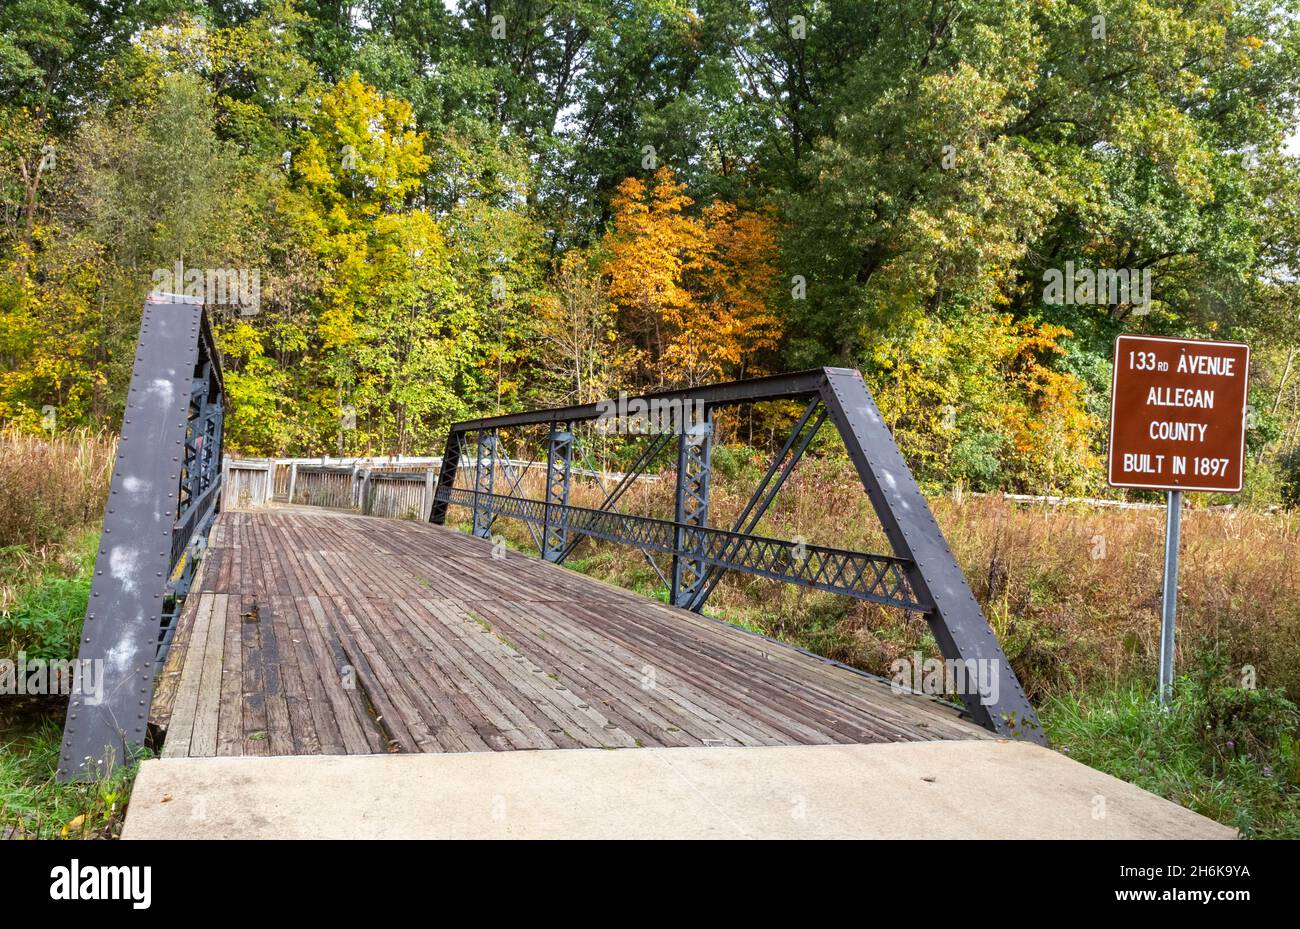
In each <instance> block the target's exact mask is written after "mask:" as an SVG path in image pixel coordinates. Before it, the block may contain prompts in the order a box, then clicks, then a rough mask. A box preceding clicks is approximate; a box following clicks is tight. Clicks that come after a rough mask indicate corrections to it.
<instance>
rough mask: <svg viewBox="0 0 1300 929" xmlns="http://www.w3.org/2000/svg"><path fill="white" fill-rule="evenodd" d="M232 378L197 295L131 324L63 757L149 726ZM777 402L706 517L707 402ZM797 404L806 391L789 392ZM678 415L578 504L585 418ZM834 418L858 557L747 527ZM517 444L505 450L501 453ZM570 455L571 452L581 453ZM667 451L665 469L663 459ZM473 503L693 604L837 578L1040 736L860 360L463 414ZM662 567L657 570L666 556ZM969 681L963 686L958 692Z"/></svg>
mask: <svg viewBox="0 0 1300 929" xmlns="http://www.w3.org/2000/svg"><path fill="white" fill-rule="evenodd" d="M224 401H225V394H224V388H223V382H222V377H221V367H220V362H219V359H218V357H217V353H216V350H215V347H214V343H213V341H212V334H211V331H210V328H209V325H208V321H207V318H206V316H205V314H204V310H203V307H202V306H201V305H198V304H197V303H194V302H191V301H187V300H185V299H183V298H174V299H157V298H151V301H150V302H149V303H147V304H146V306H145V309H144V316H143V319H142V322H141V327H140V339H139V344H138V348H137V352H136V359H135V366H134V368H133V372H132V378H131V385H130V389H129V393H128V398H127V408H126V413H125V416H124V418H123V424H122V432H121V444H120V449H119V453H118V457H117V460H116V462H115V464H114V470H113V477H112V483H111V487H110V491H109V497H108V502H107V505H106V507H105V516H104V528H103V536H102V539H101V544H100V549H99V553H98V558H97V561H96V567H95V577H94V582H93V586H92V590H91V598H90V604H89V607H88V609H87V613H86V623H85V631H84V634H83V638H82V642H81V649H80V657H81V658H82V659H100V660H103V661H104V662H105V667H104V685H105V686H104V696H103V699H102V701H100V702H98V703H92V702H91V700H90V699H88V698H87V696H86V695H82V694H74V695H73V697H72V699H71V700H70V701H69V707H68V716H67V724H66V727H65V732H64V741H63V746H62V750H61V755H60V766H59V773H60V777H61V778H62V779H65V780H69V779H76V778H86V777H93V776H95V775H97V774H98V773H100V772H102V771H104V770H105V769H106V768H108V767H111V766H112V765H114V764H118V763H121V762H122V761H123V760H124V759H125V758H126V757H127V756H128V755H129V754H130V753H131V751H132V750H133V748H134V747H136V746H139V745H141V744H143V742H144V741H145V738H146V723H147V720H148V717H149V708H150V701H151V696H152V694H153V688H154V683H155V677H156V675H157V672H158V667H159V664H160V661H161V659H162V656H163V655H164V654H165V653H166V649H167V644H168V642H169V639H170V635H171V629H172V628H173V625H174V623H173V618H174V616H175V615H176V609H177V604H179V603H181V602H182V601H183V600H184V597H185V595H186V593H187V591H188V587H189V582H190V577H191V575H192V573H193V570H194V565H195V562H196V561H197V560H198V558H199V557H200V556H201V554H202V552H203V548H204V546H205V542H206V539H207V534H208V530H209V528H210V527H211V525H212V522H213V519H214V517H215V516H216V514H217V513H218V511H219V510H220V509H221V494H222V469H221V462H222V446H221V431H222V420H223V415H224ZM768 401H794V402H795V403H797V404H801V405H802V409H801V412H799V413H798V415H797V416H796V417H795V419H794V424H793V426H792V428H791V429H790V431H789V434H788V435H787V436H786V438H785V440H784V442H783V443H782V444H781V447H780V448H779V450H778V451H777V452H776V454H775V455H774V456H773V458H772V460H771V462H770V463H769V464H768V466H767V468H766V469H765V471H764V472H763V474H762V477H761V478H760V480H759V481H758V482H757V484H756V486H755V487H754V488H753V490H752V492H751V494H750V496H749V498H748V501H747V502H746V503H745V504H744V506H743V507H742V508H741V509H740V511H739V514H738V515H737V516H736V517H735V519H734V520H733V521H732V522H731V525H730V526H727V527H719V526H715V525H712V524H711V523H710V498H711V490H712V477H713V444H714V425H715V416H716V415H717V414H718V413H719V411H725V410H731V409H735V408H744V407H746V406H748V405H752V404H755V403H764V402H768ZM794 408H795V409H799V407H798V406H796V407H794ZM612 410H613V411H615V412H622V411H630V410H638V411H641V410H647V411H656V410H658V411H663V410H668V411H675V413H681V412H682V411H686V412H687V413H688V414H689V415H675V416H672V417H669V421H670V422H672V423H674V424H675V426H674V428H673V429H671V430H670V431H666V432H665V431H653V430H652V431H651V433H650V434H648V435H644V436H642V438H641V439H640V440H639V441H640V447H639V450H638V452H637V454H636V458H635V460H634V461H633V463H632V464H631V466H630V467H628V468H626V470H625V471H624V473H623V474H622V475H621V476H620V477H619V479H618V480H617V481H615V482H613V486H604V485H603V484H602V485H601V487H600V497H601V500H600V502H599V504H598V505H597V506H579V505H576V504H574V503H573V502H571V496H572V489H573V479H574V474H575V471H576V470H579V469H578V467H577V466H576V464H575V458H579V459H580V456H581V455H582V454H583V449H584V447H585V445H584V443H582V442H580V441H579V439H578V431H579V429H580V428H583V427H587V428H593V429H597V430H599V429H607V428H608V426H609V425H610V416H611V411H612ZM827 424H829V427H830V428H832V429H834V430H835V431H836V432H837V433H838V435H839V438H840V439H841V440H842V442H843V446H844V448H845V450H846V451H847V453H848V456H849V458H850V460H851V461H852V463H853V465H854V468H855V469H856V472H857V475H858V477H859V479H860V480H861V483H862V487H863V490H864V492H865V494H866V496H867V499H868V500H869V501H870V503H871V507H872V510H873V511H874V513H875V516H876V519H877V521H878V523H879V528H880V529H881V530H883V537H884V538H885V539H886V540H887V542H888V545H889V549H890V551H888V552H885V553H868V552H857V551H849V550H845V549H839V548H833V547H828V546H823V545H809V544H806V543H805V542H803V541H800V540H783V539H777V538H770V537H767V536H764V535H759V534H757V533H756V530H757V529H758V527H759V525H760V523H761V522H762V520H763V518H764V516H765V515H766V514H767V513H768V512H769V509H770V507H771V505H772V503H773V501H774V500H775V499H776V497H777V495H778V493H779V492H780V490H781V488H782V486H783V485H784V484H785V483H786V481H787V480H788V478H789V476H790V474H791V472H792V471H793V469H794V468H795V466H796V464H797V463H798V462H799V460H800V458H801V457H802V456H803V455H804V454H805V453H806V452H807V450H808V448H809V447H810V445H811V443H812V442H813V439H814V437H815V436H816V435H817V434H818V433H819V431H821V430H823V429H824V428H826V427H827ZM530 440H531V441H532V442H533V443H534V444H537V445H540V458H541V460H543V461H544V462H545V475H544V481H543V488H544V490H543V495H542V496H541V497H540V498H533V497H529V496H526V495H525V494H524V493H523V490H524V488H523V483H524V481H523V475H522V472H521V470H520V469H519V468H518V467H516V466H515V465H514V464H512V459H511V458H509V457H508V456H507V455H506V445H507V443H509V442H514V443H515V444H516V445H518V444H520V443H526V442H528V441H530ZM512 450H515V449H512ZM580 463H581V461H580V460H579V461H578V462H577V464H580ZM665 465H666V467H665ZM652 467H653V468H656V469H658V470H657V471H656V473H658V474H659V476H660V479H661V480H662V481H668V482H671V488H672V493H673V518H672V519H666V518H656V517H651V516H645V515H639V514H633V513H626V512H621V511H620V509H619V504H620V502H624V503H626V501H627V500H628V499H629V498H628V496H627V494H628V491H629V489H630V488H631V487H632V486H633V484H634V483H635V481H636V480H637V478H638V477H639V476H642V475H645V474H647V473H648V471H649V469H650V468H652ZM452 506H458V507H464V508H466V509H467V510H468V511H469V515H470V526H471V531H472V533H473V534H474V535H475V536H478V537H480V538H491V537H492V535H493V527H494V524H495V521H496V520H497V519H498V518H508V519H516V520H519V521H521V522H523V523H524V525H526V526H527V527H528V530H529V532H530V533H531V535H532V538H533V539H534V541H535V542H536V544H537V548H538V551H539V553H540V555H541V557H542V558H543V559H544V560H545V561H547V562H552V563H555V564H560V563H563V562H564V561H565V559H566V558H568V557H569V556H570V555H571V554H572V553H573V551H574V550H575V548H576V547H577V546H578V545H579V544H580V543H581V541H582V540H583V539H584V538H594V539H601V540H605V541H609V542H614V543H620V544H626V545H630V546H634V547H635V548H637V549H639V550H640V551H641V552H642V553H644V554H645V556H646V558H647V560H648V561H649V563H650V564H651V565H653V566H654V568H655V570H656V572H658V574H659V576H660V577H661V579H662V580H663V582H664V584H665V586H666V588H667V591H668V599H669V602H670V603H671V604H672V605H674V606H676V607H679V608H681V609H685V610H691V611H695V612H700V611H702V610H703V609H704V607H705V605H706V604H707V603H708V600H709V597H710V595H711V594H712V593H713V592H714V590H715V589H716V588H717V586H718V583H719V581H720V580H721V578H722V577H723V576H724V574H725V573H726V572H728V571H734V572H740V573H744V574H748V575H752V576H756V577H762V578H769V579H772V580H776V581H781V582H785V583H790V584H794V585H799V586H802V587H806V588H812V589H816V590H823V591H829V592H831V593H835V594H841V595H844V596H848V597H853V598H856V599H859V600H863V601H867V602H870V603H875V604H879V605H882V606H887V607H894V608H898V609H902V610H906V611H909V612H911V613H914V614H918V615H919V616H921V617H923V618H924V620H925V621H926V622H927V623H928V624H929V627H930V629H931V631H932V632H933V635H934V638H935V641H936V642H937V644H938V647H939V650H940V651H941V653H942V654H943V656H944V658H946V659H952V660H956V661H960V662H963V663H966V666H967V667H974V666H976V665H971V664H970V663H971V662H976V663H979V664H981V665H984V666H985V667H986V668H988V669H991V672H992V673H993V674H995V675H996V678H997V681H996V691H994V692H995V693H996V694H997V699H996V700H995V701H993V702H989V703H985V702H983V701H982V699H981V697H980V695H979V694H976V693H969V692H968V693H963V694H962V700H963V703H964V705H965V710H966V712H967V713H968V715H969V716H970V718H971V719H972V720H973V721H974V722H976V723H978V724H979V725H981V726H983V727H985V728H986V729H988V730H991V731H992V732H995V733H997V734H999V735H1001V736H1004V737H1007V738H1016V739H1025V740H1030V741H1034V742H1039V743H1043V742H1045V739H1044V735H1043V733H1042V730H1041V727H1040V725H1039V722H1038V719H1037V716H1036V714H1035V712H1034V709H1033V707H1032V706H1031V704H1030V703H1029V701H1028V699H1027V698H1026V696H1025V693H1024V691H1023V689H1022V687H1021V685H1020V682H1019V681H1018V680H1017V678H1016V675H1015V673H1014V672H1013V670H1012V668H1011V666H1010V663H1009V662H1008V661H1007V659H1006V656H1005V655H1004V654H1003V651H1002V649H1001V647H1000V646H999V644H998V642H997V639H996V637H995V635H994V633H993V630H992V629H991V628H990V626H989V623H988V621H987V620H986V619H985V617H984V615H983V613H982V612H981V610H980V607H979V604H978V603H977V602H976V600H975V597H974V594H973V593H972V592H971V589H970V587H969V585H968V584H967V582H966V578H965V576H964V575H963V574H962V571H961V569H960V567H959V566H958V565H957V562H956V560H955V559H954V557H953V554H952V551H951V550H950V548H949V546H948V544H947V542H946V541H945V539H944V537H943V534H942V532H941V531H940V529H939V527H938V525H937V523H936V522H935V519H934V516H933V514H932V513H931V512H930V508H929V505H928V503H927V502H926V500H925V497H924V496H923V495H922V493H921V491H920V489H919V488H918V487H917V485H916V482H915V480H914V479H913V477H912V474H911V472H910V471H909V470H908V467H907V465H906V463H905V462H904V460H903V457H902V455H901V454H900V452H899V450H898V448H897V447H896V445H895V444H894V441H893V437H892V435H891V434H890V432H889V429H888V428H887V426H886V425H885V423H884V421H883V420H882V418H881V416H880V412H879V410H878V409H877V408H876V405H875V403H874V401H873V400H872V398H871V396H870V393H869V392H868V390H867V387H866V384H865V383H864V382H863V379H862V376H861V374H860V373H859V372H857V371H855V370H851V369H845V368H819V369H815V370H810V371H801V372H797V373H792V374H780V375H775V376H771V377H762V378H755V379H751V380H744V381H737V382H732V383H725V384H711V385H704V386H700V387H693V388H686V389H680V390H670V391H663V392H659V393H654V394H649V395H646V396H644V397H639V398H635V399H633V400H631V401H626V402H625V403H622V404H617V405H616V404H611V403H610V402H603V403H591V404H583V405H579V406H569V407H561V408H554V409H543V410H532V411H527V412H518V413H510V414H507V415H503V416H494V417H490V418H483V419H474V420H467V421H465V422H460V423H456V424H454V425H453V426H452V427H451V428H450V430H449V432H448V436H447V441H446V446H445V449H444V452H443V455H442V459H441V465H440V471H439V474H438V479H437V483H436V489H435V491H434V494H433V505H432V510H431V515H430V521H431V522H433V523H435V524H444V523H445V522H446V520H447V515H448V509H449V508H450V507H452ZM660 560H663V561H666V563H667V568H666V569H664V568H661V567H660V566H659V561H660ZM969 689H970V688H967V690H969Z"/></svg>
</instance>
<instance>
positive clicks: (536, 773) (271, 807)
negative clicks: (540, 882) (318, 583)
mask: <svg viewBox="0 0 1300 929" xmlns="http://www.w3.org/2000/svg"><path fill="white" fill-rule="evenodd" d="M1235 835H1236V833H1235V832H1234V831H1233V830H1232V829H1229V828H1228V827H1226V826H1222V825H1219V824H1218V823H1215V822H1213V821H1211V820H1209V819H1206V818H1205V817H1203V816H1200V815H1198V814H1196V813H1193V812H1191V811H1190V810H1186V809H1184V808H1182V807H1180V806H1178V805H1177V804H1174V803H1170V802H1169V801H1167V800H1163V799H1161V798H1160V797H1157V796H1155V795H1153V794H1150V793H1147V792H1146V791H1144V790H1141V789H1139V788H1137V787H1134V786H1133V785H1131V784H1127V783H1125V782H1123V781H1120V780H1117V779H1116V778H1113V777H1110V776H1109V775H1106V774H1102V773H1101V772H1099V771H1095V770H1093V769H1092V768H1089V767H1087V766H1085V765H1082V764H1079V763H1078V762H1076V761H1073V760H1071V759H1070V758H1067V757H1066V756H1064V755H1062V754H1059V753H1057V752H1054V751H1051V750H1049V749H1044V748H1040V747H1038V746H1035V745H1029V744H1025V743H1020V742H1005V741H993V740H987V741H984V740H976V741H951V742H899V743H890V744H875V745H797V746H777V747H764V748H707V747H706V748H643V749H622V750H600V749H581V750H569V751H532V752H527V751H515V752H474V753H465V754H423V755H418V754H397V755H313V756H282V757H256V758H254V757H215V758H167V759H159V760H155V761H146V762H144V764H143V765H142V766H141V768H140V773H139V776H138V777H137V778H136V782H135V788H134V791H133V793H132V796H131V804H130V808H129V809H128V810H127V817H126V824H125V827H124V829H123V838H126V839H145V838H186V839H189V838H210V839H221V838H258V839H289V838H294V839H297V838H313V839H314V838H321V839H324V838H358V839H399V838H400V839H407V838H430V839H434V838H439V839H441V838H447V839H469V838H515V839H551V838H584V839H609V838H617V839H667V838H691V839H731V838H763V839H795V838H882V839H894V838H931V839H963V838H1013V839H1014V838H1026V839H1027V838H1062V839H1076V838H1095V839H1119V838H1151V839H1158V838H1207V839H1209V838H1233V837H1235Z"/></svg>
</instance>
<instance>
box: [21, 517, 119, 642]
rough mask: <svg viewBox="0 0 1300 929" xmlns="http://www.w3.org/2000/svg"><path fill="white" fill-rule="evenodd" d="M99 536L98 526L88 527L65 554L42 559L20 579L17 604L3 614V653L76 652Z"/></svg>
mask: <svg viewBox="0 0 1300 929" xmlns="http://www.w3.org/2000/svg"><path fill="white" fill-rule="evenodd" d="M98 542H99V532H98V530H87V531H85V532H82V533H81V534H80V535H78V536H76V537H74V538H73V539H72V541H71V542H70V543H69V545H68V547H67V550H66V552H65V553H64V557H63V558H62V559H60V560H59V561H54V562H46V563H44V564H42V565H41V566H40V567H39V568H38V569H37V571H36V572H35V574H34V576H32V577H29V578H27V579H26V580H25V581H24V582H23V583H22V584H21V585H20V588H19V591H18V594H17V598H16V602H15V603H14V606H13V608H12V609H11V610H9V612H8V613H7V614H3V615H0V657H10V658H15V657H17V655H18V653H19V652H20V651H21V652H25V653H26V654H27V658H28V659H32V658H55V659H57V658H75V657H76V655H77V639H78V637H79V636H80V635H81V624H82V621H83V619H84V618H85V614H86V601H87V600H88V599H89V598H90V581H91V576H92V574H93V573H94V569H95V550H96V545H97V544H98Z"/></svg>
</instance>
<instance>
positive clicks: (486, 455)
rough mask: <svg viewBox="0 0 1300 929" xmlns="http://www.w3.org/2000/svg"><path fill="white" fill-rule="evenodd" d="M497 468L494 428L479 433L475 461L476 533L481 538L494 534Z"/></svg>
mask: <svg viewBox="0 0 1300 929" xmlns="http://www.w3.org/2000/svg"><path fill="white" fill-rule="evenodd" d="M496 469H497V434H496V430H493V431H491V432H489V433H488V434H487V435H482V434H480V435H479V438H478V449H477V458H476V459H475V461H474V535H476V536H478V537H479V538H480V539H486V538H489V537H490V536H491V535H492V483H493V475H494V474H495V473H496ZM484 495H486V496H484Z"/></svg>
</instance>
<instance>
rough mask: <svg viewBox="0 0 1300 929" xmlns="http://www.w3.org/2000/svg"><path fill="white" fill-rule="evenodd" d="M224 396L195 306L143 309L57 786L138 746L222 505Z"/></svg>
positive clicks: (185, 302) (155, 299)
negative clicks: (160, 670)
mask: <svg viewBox="0 0 1300 929" xmlns="http://www.w3.org/2000/svg"><path fill="white" fill-rule="evenodd" d="M224 412H225V389H224V385H223V382H222V377H221V365H220V361H219V359H218V356H217V352H216V348H215V345H214V343H213V340H212V332H211V330H210V328H209V326H208V321H207V317H206V315H205V314H204V312H203V306H202V305H201V304H200V303H198V302H197V301H194V300H192V299H189V298H185V297H171V296H151V297H150V299H149V301H148V302H146V303H145V306H144V312H143V314H142V317H141V322H140V336H139V341H138V343H137V346H136V354H135V364H134V367H133V368H132V371H131V383H130V386H129V388H128V391H127V398H126V411H125V414H124V415H123V418H122V430H121V436H120V440H119V442H118V451H117V457H116V459H115V460H114V463H113V477H112V480H111V482H110V485H109V494H108V501H107V503H106V505H105V507H104V522H103V531H102V534H101V536H100V543H99V551H98V554H97V557H96V559H95V573H94V576H93V580H92V582H91V588H90V598H89V604H88V606H87V608H86V618H85V624H84V627H83V631H82V637H81V643H80V648H79V653H78V661H77V665H76V672H75V677H74V692H73V693H72V695H71V698H70V699H69V701H68V712H67V719H66V722H65V724H64V730H63V744H62V746H61V748H60V753H59V769H58V773H59V778H60V779H61V780H72V779H78V778H84V777H94V776H96V775H98V774H99V773H101V772H103V771H104V770H106V769H107V768H108V767H111V766H112V765H114V764H120V763H122V762H123V761H124V760H125V759H126V758H127V757H128V756H129V755H130V753H131V751H132V749H133V748H135V747H137V746H139V745H141V744H143V742H144V739H145V734H146V724H147V720H148V715H149V703H150V699H151V696H152V693H153V682H154V676H155V673H156V671H157V668H158V667H159V665H160V663H161V661H162V657H163V655H164V654H165V652H166V649H167V646H168V643H169V642H170V637H171V632H172V628H173V623H174V620H175V617H176V616H177V615H178V613H179V608H180V605H181V603H182V602H183V600H184V597H185V595H186V593H187V592H188V590H189V585H190V581H191V579H192V577H193V574H194V568H195V565H196V563H197V561H198V559H199V555H200V553H201V552H202V549H203V547H204V546H205V544H206V539H207V533H208V529H209V528H210V527H211V525H212V520H213V518H214V517H215V515H216V513H217V510H218V507H219V505H220V502H221V495H222V473H221V451H222V440H221V428H222V422H223V419H224Z"/></svg>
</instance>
